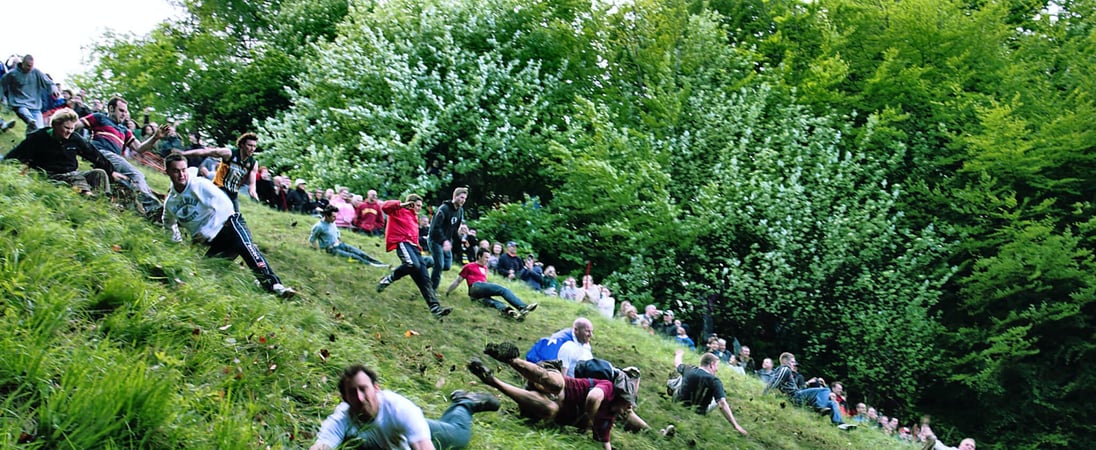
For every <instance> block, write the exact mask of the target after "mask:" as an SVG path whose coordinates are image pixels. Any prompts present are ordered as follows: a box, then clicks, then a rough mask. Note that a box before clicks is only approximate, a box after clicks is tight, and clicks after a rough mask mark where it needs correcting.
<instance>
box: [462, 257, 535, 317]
mask: <svg viewBox="0 0 1096 450" xmlns="http://www.w3.org/2000/svg"><path fill="white" fill-rule="evenodd" d="M487 255H488V254H487V252H484V251H480V252H479V253H477V254H476V260H475V261H474V262H470V263H468V264H465V265H464V267H462V268H461V270H460V274H458V275H457V279H455V280H453V283H452V284H450V285H449V289H447V290H446V291H445V295H449V294H450V293H452V292H453V290H454V289H456V288H457V286H460V282H461V281H462V280H464V281H467V282H468V297H469V298H472V299H473V300H479V301H480V302H482V303H483V304H484V306H488V307H491V308H495V309H497V310H498V311H499V313H500V314H502V315H503V317H509V318H511V319H515V320H519V321H520V320H525V316H526V315H527V314H529V313H530V312H532V311H533V310H535V309H537V304H536V303H530V304H526V303H525V302H523V301H521V299H520V298H518V296H517V295H514V293H513V292H511V291H510V290H509V289H507V288H505V287H502V286H499V285H497V284H494V283H488V282H487V272H488V270H487ZM495 296H499V297H502V298H503V300H506V303H509V305H507V304H506V303H503V302H501V301H499V300H498V299H496V298H495Z"/></svg>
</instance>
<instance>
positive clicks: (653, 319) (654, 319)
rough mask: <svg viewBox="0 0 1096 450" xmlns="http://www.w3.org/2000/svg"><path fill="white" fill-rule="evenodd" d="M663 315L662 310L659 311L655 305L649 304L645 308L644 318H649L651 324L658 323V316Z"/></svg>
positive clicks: (648, 321) (648, 322)
mask: <svg viewBox="0 0 1096 450" xmlns="http://www.w3.org/2000/svg"><path fill="white" fill-rule="evenodd" d="M659 317H662V311H659V310H658V308H657V307H655V305H647V306H646V307H644V308H643V318H644V319H647V324H648V325H649V326H652V327H653V326H654V325H655V324H657V323H658V318H659Z"/></svg>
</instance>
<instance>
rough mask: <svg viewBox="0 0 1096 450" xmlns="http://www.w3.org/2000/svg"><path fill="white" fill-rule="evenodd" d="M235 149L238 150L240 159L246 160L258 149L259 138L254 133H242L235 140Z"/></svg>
mask: <svg viewBox="0 0 1096 450" xmlns="http://www.w3.org/2000/svg"><path fill="white" fill-rule="evenodd" d="M236 148H238V149H240V157H241V158H244V159H246V158H248V157H250V156H251V155H253V154H255V151H256V150H258V148H259V136H258V135H256V134H255V133H244V134H241V135H240V137H238V138H236Z"/></svg>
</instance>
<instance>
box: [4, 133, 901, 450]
mask: <svg viewBox="0 0 1096 450" xmlns="http://www.w3.org/2000/svg"><path fill="white" fill-rule="evenodd" d="M0 150H3V151H4V152H6V151H7V150H8V149H7V148H3V149H0ZM150 180H151V181H152V183H154V185H156V186H158V188H159V189H161V190H163V189H166V187H167V181H166V178H164V177H162V176H160V175H155V174H150ZM243 203H244V206H243V208H244V209H243V212H244V215H245V217H246V218H247V222H248V224H249V225H250V227H251V229H252V231H253V232H254V234H255V238H256V241H257V242H258V243H259V244H260V246H261V247H262V249H263V251H264V252H265V253H266V255H267V256H268V257H269V259H270V261H271V264H272V266H273V267H274V269H275V270H276V271H277V272H278V273H279V275H280V276H281V277H282V278H283V280H284V281H285V282H286V284H287V285H290V286H293V287H295V288H297V289H298V290H299V291H300V292H301V294H302V295H301V296H300V297H299V298H297V299H293V300H290V301H286V300H281V299H278V298H275V297H274V296H271V295H269V294H266V293H264V292H263V291H262V290H260V289H259V288H258V287H257V286H256V285H255V282H254V278H253V277H252V275H251V274H250V272H249V271H248V270H247V269H246V268H244V267H242V266H241V265H240V264H239V263H238V262H227V261H224V260H214V259H207V258H203V257H202V252H203V250H204V249H202V248H198V247H193V246H190V245H189V244H175V243H172V242H170V240H169V239H168V235H167V234H165V233H164V232H163V230H161V229H158V228H157V227H155V226H153V225H151V224H149V223H147V222H145V221H143V220H141V219H140V218H138V217H136V216H135V215H133V214H129V213H125V212H119V211H116V210H115V209H114V208H113V207H112V206H111V205H110V204H109V203H108V202H107V201H105V200H91V201H89V200H85V199H81V198H79V197H78V196H77V195H75V194H74V193H73V192H71V191H70V190H69V189H66V188H64V187H58V186H56V185H54V184H51V183H48V182H44V181H41V179H40V178H38V177H35V176H26V175H23V174H21V173H20V170H19V167H18V166H17V165H14V164H3V165H0V298H2V299H3V302H2V303H0V308H2V309H0V355H3V357H2V358H0V406H2V408H3V409H2V412H0V448H27V449H47V448H50V449H51V448H81V449H82V448H188V449H190V448H210V449H213V448H216V449H255V448H307V446H308V445H310V444H311V442H312V438H313V435H314V433H315V430H316V429H317V427H318V425H319V422H320V421H321V420H322V418H323V417H325V416H326V415H327V414H329V413H330V412H331V410H332V409H333V408H334V407H335V405H336V404H337V403H338V396H337V393H336V391H335V385H334V384H335V381H336V380H337V377H338V373H339V371H340V370H341V369H342V368H343V367H345V366H346V365H348V364H350V363H355V362H361V363H365V364H367V365H371V366H374V367H376V368H377V369H378V371H379V373H380V374H381V383H382V386H383V387H384V388H387V389H391V390H395V391H397V392H400V393H401V394H403V395H405V396H407V397H409V398H411V399H412V400H413V401H415V402H416V403H417V404H419V405H420V406H422V407H423V409H424V410H425V411H426V414H427V416H428V417H437V416H438V415H440V413H441V412H442V411H443V410H444V408H445V407H446V405H447V401H446V395H447V394H448V393H449V392H450V391H452V390H454V389H458V388H460V389H474V390H483V389H486V388H484V387H482V386H478V385H477V383H476V380H475V378H474V377H473V376H472V375H471V374H469V373H468V372H467V370H466V369H465V368H464V365H465V363H466V362H467V361H468V359H469V358H470V357H472V356H476V355H479V354H480V351H481V350H482V348H483V346H484V344H485V343H487V342H491V341H499V340H510V341H514V342H516V343H517V344H518V345H519V346H520V347H522V348H527V347H528V346H529V345H531V344H532V342H533V341H535V340H536V339H537V338H538V337H540V336H544V335H547V334H549V333H551V332H553V331H555V330H558V329H560V328H562V327H565V326H568V325H569V324H570V322H571V321H572V320H573V319H574V318H575V317H576V316H580V315H582V316H586V317H590V318H591V319H593V321H594V324H595V337H594V349H595V354H597V355H599V356H600V357H603V358H606V359H609V360H611V361H614V362H616V363H619V364H627V365H635V366H638V367H640V368H641V369H642V370H643V374H644V378H643V382H642V384H641V399H640V403H639V410H638V411H639V413H640V414H641V415H642V416H643V417H644V418H645V419H646V420H647V421H648V422H649V423H650V424H651V425H652V426H654V427H655V428H656V429H657V428H661V427H664V426H666V425H667V424H670V423H673V424H675V425H676V426H677V428H678V434H677V436H676V437H674V438H672V439H668V438H665V437H662V436H659V435H658V434H657V433H653V432H647V433H640V434H631V433H626V432H623V431H620V430H617V431H614V445H615V447H616V448H624V449H656V448H658V449H662V448H686V447H695V448H712V449H729V448H748V449H797V448H809V449H838V448H864V449H867V448H874V449H881V448H912V447H909V446H905V445H903V444H900V443H898V442H896V441H895V440H894V439H893V438H887V437H884V436H883V435H882V434H880V433H877V432H875V431H874V430H857V431H853V432H842V431H839V430H837V429H835V428H833V427H832V426H830V425H828V424H827V421H826V420H825V419H824V418H821V417H819V416H817V415H815V414H812V413H808V412H806V411H803V410H800V409H798V408H793V407H791V406H790V405H789V406H787V407H785V402H783V401H782V400H781V399H779V398H776V397H772V396H767V397H761V396H760V390H761V385H760V383H759V382H757V381H755V380H752V379H745V378H741V377H737V376H735V375H734V374H732V373H730V372H725V373H723V374H722V375H723V378H724V380H725V383H726V386H727V389H728V392H729V395H730V403H731V406H732V408H733V410H734V412H735V415H736V417H737V418H738V420H739V421H740V423H741V424H742V425H743V426H744V427H745V428H746V429H747V430H749V431H750V436H748V437H742V436H739V435H738V434H737V433H735V432H734V430H733V429H732V428H731V427H730V426H728V424H726V423H725V422H724V420H723V419H722V418H721V417H720V416H719V415H718V414H714V415H713V416H711V417H700V416H696V415H694V414H693V413H692V412H690V411H688V410H686V409H685V408H682V407H680V406H676V405H673V404H671V402H670V401H669V400H668V399H666V398H665V397H664V395H661V394H660V392H661V391H663V390H664V389H663V388H662V386H663V382H664V381H665V378H666V376H667V375H668V374H670V373H671V371H672V367H671V362H672V357H673V350H674V348H675V347H674V346H673V345H671V344H670V343H668V342H664V341H663V340H661V339H658V338H654V337H649V336H646V335H644V334H642V333H641V332H640V330H638V329H635V328H633V327H630V326H627V325H625V324H623V323H617V322H613V321H606V320H602V319H600V318H597V317H595V316H596V315H597V314H596V313H595V312H594V310H592V309H591V308H588V307H585V306H582V305H576V304H572V303H568V302H564V301H561V300H558V299H555V300H552V299H548V298H545V297H541V296H539V295H538V294H536V293H533V292H531V291H527V290H525V289H524V288H522V287H520V286H517V285H513V286H511V288H512V289H514V290H515V291H516V292H517V293H518V294H519V295H520V296H522V297H523V298H525V299H526V300H528V301H538V302H540V303H541V308H540V309H538V310H537V311H536V312H534V313H533V314H531V315H530V317H529V319H528V320H527V321H525V322H524V323H514V322H511V321H508V320H505V319H503V318H501V317H499V316H498V315H497V314H495V313H494V312H493V310H489V309H487V308H484V307H482V306H479V305H478V304H476V303H473V302H471V301H470V300H469V299H468V298H467V296H466V294H465V289H464V288H461V289H459V290H458V291H456V292H455V293H454V295H453V296H451V297H448V298H444V297H443V303H446V304H448V305H452V306H454V307H455V308H456V310H455V311H454V313H453V314H452V315H451V316H449V317H447V318H445V319H444V320H437V319H434V318H432V317H431V316H430V314H429V313H428V312H427V310H426V307H425V305H424V303H423V301H422V300H421V298H419V297H418V293H417V290H415V288H414V286H413V284H412V283H411V281H409V280H403V281H399V282H397V283H396V284H394V285H393V286H392V287H390V288H389V289H388V290H386V291H385V292H384V293H383V294H377V293H376V291H375V286H376V281H377V280H378V279H379V278H380V277H381V276H382V275H383V274H384V272H383V271H382V270H381V269H374V268H368V267H365V266H364V265H360V264H355V263H352V262H348V261H345V260H341V259H339V258H335V257H332V256H329V255H327V254H324V253H320V252H316V251H313V250H311V249H310V248H308V247H307V245H306V243H305V240H306V238H307V234H308V230H309V227H311V225H312V224H313V223H314V220H315V219H313V218H310V217H304V216H298V215H289V214H283V213H278V212H275V211H271V210H268V209H266V208H263V207H260V206H258V205H255V204H253V203H252V202H249V201H244V202H243ZM345 238H346V240H347V241H348V242H350V243H352V244H354V245H357V246H359V247H360V248H362V249H364V250H366V251H367V252H370V253H372V254H374V255H376V256H380V257H382V259H384V260H386V261H388V262H395V260H394V258H392V257H391V255H388V254H385V253H384V252H383V248H382V244H381V240H380V239H377V238H363V237H361V236H357V235H353V236H345ZM453 276H454V275H453V272H449V273H447V274H446V276H445V277H444V278H443V282H442V283H443V285H445V284H448V283H449V282H450V281H451V280H452V279H453V278H452V277H453ZM690 359H692V360H694V361H695V358H694V357H690ZM501 373H502V376H504V377H509V378H511V379H513V378H514V374H513V373H512V371H507V370H503V371H501ZM471 447H472V448H477V449H514V448H524V449H567V448H575V449H587V448H598V446H597V445H596V444H595V443H594V442H593V441H591V440H590V438H589V437H588V434H587V435H583V434H580V433H579V432H577V431H576V430H574V429H570V428H568V429H562V430H560V429H557V428H553V427H544V426H535V425H530V424H528V423H526V422H525V421H523V420H521V419H520V418H519V417H518V416H517V414H516V407H515V404H514V403H513V402H511V401H509V400H504V401H503V410H502V411H500V412H499V413H486V414H479V415H477V416H476V420H475V427H474V438H473V442H472V446H471Z"/></svg>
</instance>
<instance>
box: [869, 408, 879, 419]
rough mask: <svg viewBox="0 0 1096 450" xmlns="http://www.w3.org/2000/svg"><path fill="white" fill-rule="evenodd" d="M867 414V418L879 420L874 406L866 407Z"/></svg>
mask: <svg viewBox="0 0 1096 450" xmlns="http://www.w3.org/2000/svg"><path fill="white" fill-rule="evenodd" d="M867 416H868V420H879V411H876V410H875V408H872V407H868V412H867Z"/></svg>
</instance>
